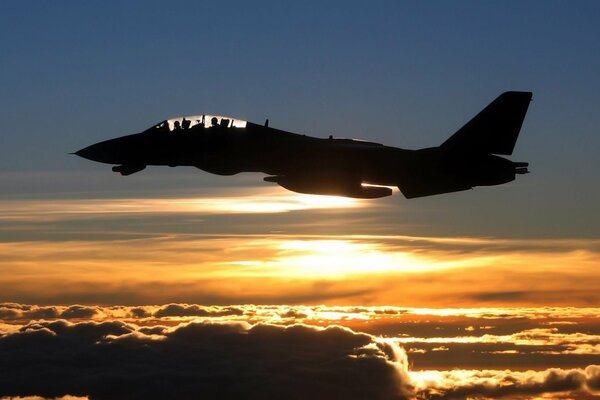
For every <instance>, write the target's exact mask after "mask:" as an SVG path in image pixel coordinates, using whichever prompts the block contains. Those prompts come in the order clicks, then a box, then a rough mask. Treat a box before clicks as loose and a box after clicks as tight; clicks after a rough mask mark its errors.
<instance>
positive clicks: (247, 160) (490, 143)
mask: <svg viewBox="0 0 600 400" xmlns="http://www.w3.org/2000/svg"><path fill="white" fill-rule="evenodd" d="M531 98H532V93H531V92H505V93H503V94H501V95H500V96H498V97H497V98H496V99H495V100H494V101H492V102H491V103H490V104H489V105H488V106H487V107H485V108H484V109H483V110H482V111H481V112H480V113H479V114H477V115H476V116H475V117H474V118H473V119H471V120H470V121H469V122H467V123H466V124H465V125H464V126H463V127H462V128H460V129H459V130H458V131H457V132H456V133H454V134H453V135H452V136H450V138H449V139H448V140H446V141H445V142H444V143H442V144H441V145H440V146H438V147H430V148H424V149H420V150H405V149H401V148H396V147H391V146H385V145H383V144H380V143H373V142H368V141H362V140H355V139H338V138H333V137H332V136H330V137H329V138H315V137H310V136H306V135H302V134H295V133H291V132H286V131H282V130H279V129H274V128H271V127H269V120H266V121H265V123H264V124H255V123H252V122H248V121H243V120H240V119H236V118H232V117H225V116H220V115H207V114H202V115H195V116H186V117H178V118H172V119H168V120H165V121H162V122H160V123H158V124H156V125H153V126H152V127H150V128H149V129H146V130H145V131H143V132H141V133H136V134H133V135H128V136H123V137H119V138H116V139H111V140H106V141H104V142H100V143H96V144H94V145H91V146H89V147H86V148H84V149H81V150H79V151H77V152H76V153H75V154H77V155H78V156H81V157H84V158H87V159H89V160H93V161H98V162H102V163H107V164H114V165H115V166H114V167H113V168H112V170H113V171H114V172H118V173H120V174H121V175H131V174H133V173H135V172H139V171H141V170H143V169H144V168H146V166H148V165H168V166H170V167H175V166H193V167H197V168H200V169H201V170H204V171H207V172H210V173H213V174H217V175H235V174H238V173H240V172H259V173H264V174H267V175H268V176H266V177H264V180H265V181H266V182H272V183H276V184H278V185H280V186H282V187H284V188H286V189H288V190H291V191H294V192H299V193H307V194H318V195H335V196H345V197H354V198H361V199H372V198H379V197H385V196H390V195H391V194H392V188H393V187H398V188H399V189H400V191H401V192H402V194H403V195H404V196H405V197H406V198H409V199H410V198H415V197H423V196H431V195H436V194H442V193H450V192H457V191H461V190H467V189H472V188H473V187H475V186H492V185H500V184H503V183H507V182H510V181H513V180H514V179H515V176H516V175H519V174H525V173H527V172H528V170H527V167H528V163H526V162H513V161H510V160H508V159H506V158H503V157H499V156H498V155H499V154H501V155H511V154H512V152H513V149H514V147H515V142H516V141H517V137H518V135H519V131H520V130H521V125H522V124H523V120H524V118H525V114H526V112H527V108H528V106H529V102H530V101H531Z"/></svg>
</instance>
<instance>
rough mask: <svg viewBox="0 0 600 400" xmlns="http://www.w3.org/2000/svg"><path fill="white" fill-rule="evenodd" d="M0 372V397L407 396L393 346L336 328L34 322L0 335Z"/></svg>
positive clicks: (402, 362)
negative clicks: (0, 372)
mask: <svg viewBox="0 0 600 400" xmlns="http://www.w3.org/2000/svg"><path fill="white" fill-rule="evenodd" d="M0 370H1V371H3V373H2V374H1V375H0V396H34V395H36V396H43V397H60V396H64V395H74V396H89V398H90V399H165V398H197V397H198V396H201V397H202V398H222V399H228V398H236V399H239V398H244V399H265V398H291V399H305V398H311V399H331V398H344V399H365V398H369V399H408V398H412V392H411V385H410V379H409V377H408V373H407V360H406V357H405V354H404V352H403V350H402V349H401V348H400V347H398V346H397V345H394V344H393V343H391V342H390V341H386V340H383V339H378V338H376V337H374V336H371V335H368V334H364V333H356V332H353V331H352V330H350V329H347V328H343V327H339V326H330V327H327V328H319V327H311V326H307V325H301V324H296V325H291V326H287V327H284V326H279V325H273V324H264V323H262V324H255V325H251V324H249V323H247V322H218V323H217V322H207V321H204V322H191V323H186V324H180V325H178V326H176V327H166V326H160V325H155V326H138V325H135V324H128V323H125V322H122V321H104V322H91V321H87V322H78V323H72V322H68V321H66V320H55V321H51V322H50V321H39V322H32V323H29V324H27V325H23V326H21V327H20V328H19V329H18V330H15V331H12V332H7V333H5V334H4V335H3V336H2V337H0Z"/></svg>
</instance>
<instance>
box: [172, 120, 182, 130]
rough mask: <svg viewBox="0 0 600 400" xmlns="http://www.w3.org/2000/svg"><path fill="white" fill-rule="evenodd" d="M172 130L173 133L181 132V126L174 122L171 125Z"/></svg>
mask: <svg viewBox="0 0 600 400" xmlns="http://www.w3.org/2000/svg"><path fill="white" fill-rule="evenodd" d="M173 130H174V131H178V130H181V124H180V123H179V121H175V123H174V124H173Z"/></svg>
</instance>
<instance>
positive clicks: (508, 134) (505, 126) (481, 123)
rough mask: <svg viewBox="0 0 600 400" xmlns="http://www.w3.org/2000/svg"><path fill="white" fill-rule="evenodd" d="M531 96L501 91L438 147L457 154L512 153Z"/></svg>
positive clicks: (526, 93) (523, 93) (530, 94)
mask: <svg viewBox="0 0 600 400" xmlns="http://www.w3.org/2000/svg"><path fill="white" fill-rule="evenodd" d="M531 97H532V93H531V92H505V93H502V94H501V95H500V96H498V97H497V98H496V100H494V101H492V102H491V103H490V104H489V105H488V106H487V107H486V108H484V109H483V110H482V111H481V112H480V113H479V114H477V115H476V116H475V117H474V118H473V119H471V120H470V121H469V122H467V124H466V125H465V126H463V127H462V128H460V129H459V130H458V131H457V132H456V133H455V134H454V135H452V136H451V137H450V138H449V139H448V140H446V141H445V142H444V143H443V144H442V145H441V146H440V147H441V148H443V149H447V150H450V151H452V152H458V153H479V154H505V155H511V154H512V152H513V150H514V148H515V143H516V141H517V137H518V136H519V131H520V130H521V125H522V124H523V119H524V118H525V114H526V113H527V108H528V107H529V102H530V101H531Z"/></svg>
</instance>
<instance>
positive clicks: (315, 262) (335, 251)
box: [230, 239, 469, 279]
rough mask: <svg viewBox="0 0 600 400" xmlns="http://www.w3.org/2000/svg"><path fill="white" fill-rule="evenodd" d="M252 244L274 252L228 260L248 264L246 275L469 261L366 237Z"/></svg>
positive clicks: (401, 268) (339, 272)
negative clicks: (262, 256)
mask: <svg viewBox="0 0 600 400" xmlns="http://www.w3.org/2000/svg"><path fill="white" fill-rule="evenodd" d="M267 242H268V241H267ZM254 245H256V246H259V245H260V246H267V247H270V248H273V249H275V254H274V255H272V256H271V258H270V259H267V260H262V261H255V260H235V261H232V262H230V264H234V265H240V266H247V267H251V268H250V269H248V270H247V271H246V272H247V273H248V274H249V275H254V274H258V275H261V274H267V275H269V276H288V277H298V278H315V277H321V278H329V279H331V278H343V277H345V276H349V275H366V274H385V273H410V272H425V271H433V270H440V269H447V268H454V267H464V266H468V265H467V264H469V263H468V262H464V261H460V262H457V261H441V260H434V259H427V258H425V257H422V256H418V255H415V254H412V253H410V252H404V251H401V250H398V249H391V248H387V247H386V246H385V245H382V244H381V243H377V242H369V241H354V240H346V239H328V240H278V241H275V240H274V241H271V242H269V243H266V242H265V241H264V240H261V241H260V243H258V242H256V243H254Z"/></svg>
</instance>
